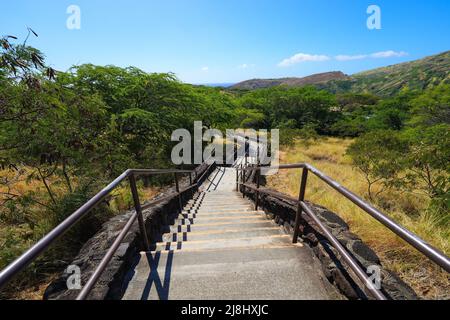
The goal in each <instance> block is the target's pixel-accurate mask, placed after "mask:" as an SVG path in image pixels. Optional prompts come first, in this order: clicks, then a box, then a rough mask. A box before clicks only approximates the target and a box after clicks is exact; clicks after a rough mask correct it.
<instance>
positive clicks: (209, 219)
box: [174, 214, 267, 226]
mask: <svg viewBox="0 0 450 320" xmlns="http://www.w3.org/2000/svg"><path fill="white" fill-rule="evenodd" d="M249 220H253V221H267V219H266V218H265V217H263V216H260V215H256V214H241V215H240V216H236V215H234V216H217V215H213V216H208V215H201V214H199V215H197V217H196V218H189V219H185V218H181V219H176V220H175V223H174V225H175V226H178V225H181V226H184V225H189V224H190V225H202V224H211V223H221V222H236V223H240V222H246V221H249Z"/></svg>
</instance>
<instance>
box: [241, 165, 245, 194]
mask: <svg viewBox="0 0 450 320" xmlns="http://www.w3.org/2000/svg"><path fill="white" fill-rule="evenodd" d="M241 190H242V198H245V170H242V189H241Z"/></svg>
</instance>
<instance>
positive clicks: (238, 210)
mask: <svg viewBox="0 0 450 320" xmlns="http://www.w3.org/2000/svg"><path fill="white" fill-rule="evenodd" d="M254 210H255V208H254V207H253V206H248V207H246V208H237V209H234V208H229V209H214V208H202V207H200V208H198V209H196V208H194V209H187V210H183V211H182V212H181V213H182V214H186V213H227V212H249V211H254Z"/></svg>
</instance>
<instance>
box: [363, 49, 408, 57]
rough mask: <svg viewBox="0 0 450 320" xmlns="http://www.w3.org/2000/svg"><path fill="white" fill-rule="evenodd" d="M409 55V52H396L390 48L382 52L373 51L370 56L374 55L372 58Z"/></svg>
mask: <svg viewBox="0 0 450 320" xmlns="http://www.w3.org/2000/svg"><path fill="white" fill-rule="evenodd" d="M407 55H408V53H407V52H404V51H400V52H396V51H392V50H389V51H381V52H375V53H372V54H371V55H370V57H372V58H393V57H395V58H398V57H404V56H407Z"/></svg>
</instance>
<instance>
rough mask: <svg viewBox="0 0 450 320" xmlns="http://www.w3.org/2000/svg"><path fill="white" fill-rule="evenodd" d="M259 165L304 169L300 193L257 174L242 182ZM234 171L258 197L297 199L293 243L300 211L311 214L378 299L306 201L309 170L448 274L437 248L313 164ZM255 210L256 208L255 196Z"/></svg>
mask: <svg viewBox="0 0 450 320" xmlns="http://www.w3.org/2000/svg"><path fill="white" fill-rule="evenodd" d="M261 168H264V169H267V170H279V169H281V170H286V169H287V170H289V169H303V174H302V176H301V182H300V192H299V197H298V199H294V198H292V197H289V196H286V195H283V194H279V193H277V192H274V191H271V190H270V189H266V188H261V187H260V186H259V185H260V184H259V176H260V174H258V175H257V180H258V181H257V183H256V187H255V186H254V185H252V184H248V183H245V182H244V181H243V179H242V177H243V176H244V177H245V172H246V171H254V170H258V172H260V171H261ZM236 170H237V171H238V172H239V171H240V170H241V171H242V173H241V182H239V181H238V185H240V186H242V187H243V188H249V189H252V190H254V191H255V192H256V195H257V197H258V196H259V194H260V193H263V194H269V195H272V196H274V197H277V198H281V199H285V200H289V201H295V202H297V212H296V219H295V228H294V238H293V242H294V243H296V242H297V241H298V235H299V227H300V219H301V214H302V212H305V213H306V214H307V215H308V216H310V217H311V218H312V219H313V221H314V222H315V223H316V224H317V225H318V226H319V228H320V229H321V230H322V231H323V232H324V234H325V236H326V238H327V239H328V240H329V241H330V242H331V244H332V245H333V246H334V247H335V248H336V250H338V252H339V253H340V254H341V255H342V256H343V258H344V260H345V261H346V263H347V264H348V265H349V267H350V268H351V269H352V271H353V272H355V274H356V275H357V276H358V277H359V278H360V279H361V280H362V281H363V282H364V283H366V284H367V285H368V288H369V291H370V292H371V293H372V294H373V295H374V296H375V297H376V298H377V299H382V300H384V299H386V297H384V295H383V294H382V293H381V292H380V291H379V290H377V289H375V288H373V287H372V286H371V285H370V282H368V277H367V275H366V274H365V273H364V272H361V271H362V270H361V268H360V267H359V265H358V263H357V262H356V261H355V260H354V259H353V258H352V257H351V256H350V255H349V254H348V252H347V250H346V249H345V248H344V247H343V246H342V245H341V244H340V243H339V241H338V240H337V239H336V238H335V237H334V236H333V235H332V234H331V232H330V231H329V230H328V229H327V227H326V226H325V225H324V224H323V223H322V222H321V221H320V220H319V218H318V217H317V215H316V214H315V213H314V211H313V210H312V209H311V208H310V207H309V206H308V204H307V203H306V202H305V191H306V187H307V180H308V173H309V172H311V173H313V174H314V175H315V176H317V177H318V178H320V179H321V180H322V181H324V182H325V183H326V184H328V185H329V186H331V187H332V188H333V189H335V190H336V191H337V192H339V193H340V194H342V195H343V196H344V197H346V198H347V199H349V200H350V201H352V202H353V203H354V204H356V205H357V206H358V207H360V208H361V209H363V210H364V211H365V212H367V213H368V214H370V215H371V216H372V217H373V218H375V219H376V220H378V221H379V222H381V223H382V224H383V225H384V226H386V227H387V228H388V229H390V230H391V231H392V232H394V233H395V234H396V235H398V236H399V237H400V238H402V239H403V240H405V241H406V242H407V243H409V244H410V245H411V246H413V247H414V248H415V249H416V250H418V251H419V252H420V253H422V254H423V255H425V256H426V257H428V258H429V259H430V260H431V261H433V262H434V263H436V264H437V265H438V266H440V267H441V268H443V269H444V270H445V271H447V272H449V273H450V259H449V258H448V257H447V256H446V255H445V254H444V253H443V252H441V251H440V250H438V249H436V248H435V247H433V246H431V245H430V244H428V243H427V242H425V241H424V240H423V239H421V238H420V237H419V236H417V235H416V234H414V233H412V232H410V231H409V230H407V229H405V228H404V227H402V226H400V225H399V224H397V223H396V222H395V221H393V220H392V219H390V218H389V217H388V216H386V215H385V214H383V213H382V212H381V211H379V210H378V209H376V208H375V207H373V206H372V205H370V204H369V203H367V202H366V201H364V200H363V199H362V198H360V197H359V196H357V195H356V194H354V193H353V192H351V191H350V190H348V189H346V188H345V187H343V186H342V185H341V184H339V183H338V182H336V181H335V180H333V179H332V178H330V177H328V176H327V175H325V174H324V173H323V172H321V171H320V170H318V169H316V168H315V167H313V166H312V165H310V164H308V163H296V164H284V165H279V166H276V167H263V166H252V167H246V168H236ZM237 177H239V173H237ZM255 202H256V209H257V207H258V199H256V201H255Z"/></svg>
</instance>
